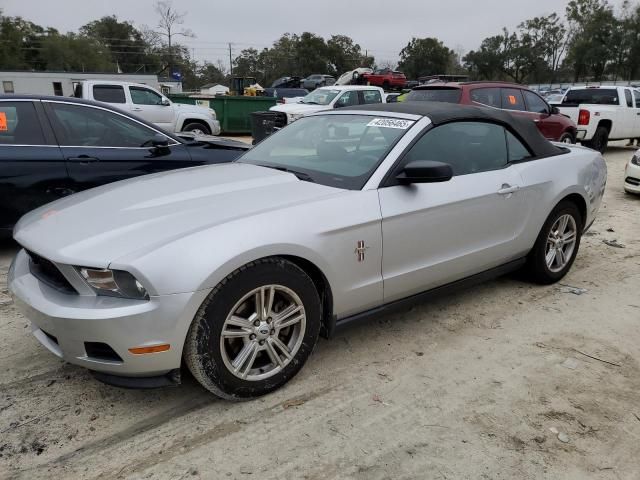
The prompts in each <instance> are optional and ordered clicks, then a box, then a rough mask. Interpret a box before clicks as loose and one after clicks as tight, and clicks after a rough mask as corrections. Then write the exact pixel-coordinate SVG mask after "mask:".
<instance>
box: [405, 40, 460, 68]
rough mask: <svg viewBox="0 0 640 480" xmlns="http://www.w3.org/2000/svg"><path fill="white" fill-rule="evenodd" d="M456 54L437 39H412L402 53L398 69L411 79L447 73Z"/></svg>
mask: <svg viewBox="0 0 640 480" xmlns="http://www.w3.org/2000/svg"><path fill="white" fill-rule="evenodd" d="M453 56H454V52H453V51H452V50H450V49H449V48H448V47H446V46H445V45H444V44H443V43H442V42H441V41H440V40H438V39H437V38H415V37H414V38H412V39H411V41H410V42H409V43H408V44H407V46H406V47H404V48H403V49H402V50H401V51H400V62H399V63H398V68H399V69H400V70H402V71H403V72H404V73H405V75H407V77H409V78H418V77H421V76H425V75H436V74H442V73H447V72H448V68H449V67H450V65H451V58H452V57H453Z"/></svg>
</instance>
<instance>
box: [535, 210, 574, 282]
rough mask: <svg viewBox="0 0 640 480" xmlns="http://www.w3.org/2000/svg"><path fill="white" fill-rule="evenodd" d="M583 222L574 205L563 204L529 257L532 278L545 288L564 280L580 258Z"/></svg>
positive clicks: (550, 220) (552, 213)
mask: <svg viewBox="0 0 640 480" xmlns="http://www.w3.org/2000/svg"><path fill="white" fill-rule="evenodd" d="M582 225H583V219H582V215H580V211H579V210H578V207H577V206H576V205H575V203H573V202H570V201H563V202H560V203H559V204H558V205H557V206H556V208H554V209H553V211H552V212H551V214H550V215H549V217H548V218H547V221H546V222H545V224H544V225H543V227H542V230H541V231H540V233H539V234H538V238H537V240H536V243H535V245H534V247H533V249H532V250H531V252H530V253H529V258H528V270H529V273H530V275H531V278H532V279H533V280H534V281H535V282H537V283H542V284H550V283H555V282H557V281H558V280H560V279H561V278H562V277H564V276H565V275H566V274H567V272H568V271H569V269H570V268H571V265H573V261H574V260H575V258H576V255H577V254H578V248H579V247H580V239H581V237H582Z"/></svg>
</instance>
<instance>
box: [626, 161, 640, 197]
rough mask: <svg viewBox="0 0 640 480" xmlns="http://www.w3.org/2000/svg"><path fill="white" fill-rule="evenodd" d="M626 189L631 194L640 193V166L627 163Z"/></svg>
mask: <svg viewBox="0 0 640 480" xmlns="http://www.w3.org/2000/svg"><path fill="white" fill-rule="evenodd" d="M624 189H625V190H626V191H627V192H629V193H640V166H638V165H634V164H633V163H631V162H629V163H627V166H626V167H625V168H624Z"/></svg>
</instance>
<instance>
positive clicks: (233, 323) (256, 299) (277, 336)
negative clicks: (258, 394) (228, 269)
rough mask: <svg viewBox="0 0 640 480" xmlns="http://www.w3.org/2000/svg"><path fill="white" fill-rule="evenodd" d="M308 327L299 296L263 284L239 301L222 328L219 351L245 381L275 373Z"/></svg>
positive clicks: (289, 359) (298, 345)
mask: <svg viewBox="0 0 640 480" xmlns="http://www.w3.org/2000/svg"><path fill="white" fill-rule="evenodd" d="M305 329H306V314H305V309H304V305H303V304H302V301H301V300H300V297H298V295H297V294H296V293H295V292H294V291H293V290H291V289H289V288H287V287H284V286H282V285H264V286H261V287H259V288H256V289H254V290H252V291H250V292H249V293H247V294H246V295H244V296H243V297H242V298H241V299H240V301H238V302H237V303H236V304H235V305H234V307H233V308H232V309H231V311H230V312H229V314H228V315H227V318H226V320H225V322H224V325H223V327H222V333H221V335H220V351H221V353H222V360H223V361H224V364H225V366H226V367H227V368H228V369H229V371H230V372H231V373H232V374H233V375H235V376H236V377H238V378H240V379H242V380H249V381H257V380H264V379H266V378H269V377H272V376H273V375H276V374H277V373H278V372H280V371H282V369H284V368H285V367H286V366H287V365H288V364H289V363H290V362H291V360H292V359H293V358H294V357H295V356H296V353H298V350H299V349H300V345H301V344H302V340H303V338H304V333H305Z"/></svg>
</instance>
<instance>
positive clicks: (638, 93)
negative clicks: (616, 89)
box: [633, 90, 640, 108]
mask: <svg viewBox="0 0 640 480" xmlns="http://www.w3.org/2000/svg"><path fill="white" fill-rule="evenodd" d="M633 93H634V94H635V96H636V108H640V90H634V92H633Z"/></svg>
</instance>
